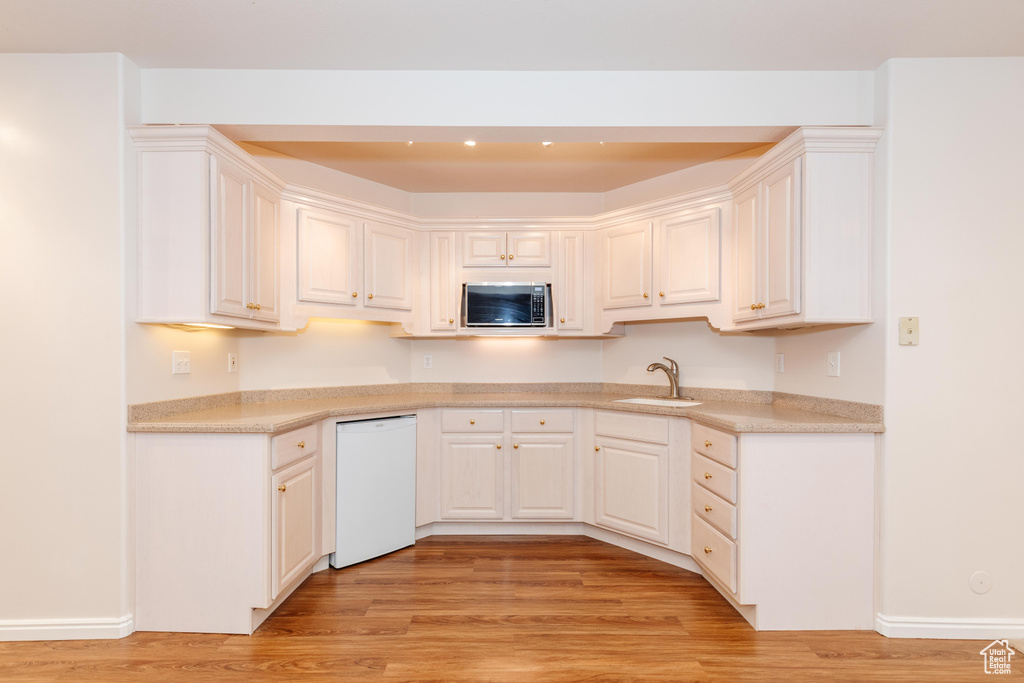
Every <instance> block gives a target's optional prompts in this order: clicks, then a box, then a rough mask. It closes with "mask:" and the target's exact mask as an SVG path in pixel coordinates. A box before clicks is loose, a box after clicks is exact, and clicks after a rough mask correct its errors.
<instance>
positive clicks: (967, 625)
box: [875, 614, 1024, 640]
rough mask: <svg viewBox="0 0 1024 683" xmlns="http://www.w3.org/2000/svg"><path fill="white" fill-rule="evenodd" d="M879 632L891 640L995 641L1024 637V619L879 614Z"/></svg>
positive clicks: (877, 615)
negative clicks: (891, 615)
mask: <svg viewBox="0 0 1024 683" xmlns="http://www.w3.org/2000/svg"><path fill="white" fill-rule="evenodd" d="M875 630H876V631H878V632H879V633H881V634H882V635H883V636H886V637H887V638H936V639H942V640H993V639H996V638H999V639H1002V638H1024V620H1022V619H951V618H934V617H889V616H885V615H884V614H875Z"/></svg>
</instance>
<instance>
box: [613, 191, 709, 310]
mask: <svg viewBox="0 0 1024 683" xmlns="http://www.w3.org/2000/svg"><path fill="white" fill-rule="evenodd" d="M600 235H601V237H600V239H601V241H602V245H603V248H602V253H603V255H604V258H603V261H602V263H603V266H604V269H605V278H604V284H603V291H602V305H603V307H604V309H605V310H609V309H618V308H635V307H653V308H655V309H661V307H662V306H669V308H666V309H664V310H658V311H657V313H656V314H655V315H657V316H660V317H679V315H680V313H679V309H676V308H672V305H673V304H687V303H696V302H708V301H717V300H718V299H719V296H720V294H719V270H720V261H721V254H720V240H721V210H720V208H719V207H717V206H712V207H696V208H691V209H684V210H680V211H677V212H673V213H671V214H667V215H662V216H658V217H656V218H655V219H654V220H652V221H638V222H634V223H628V224H625V225H620V226H615V227H612V228H606V229H604V230H602V231H601V233H600Z"/></svg>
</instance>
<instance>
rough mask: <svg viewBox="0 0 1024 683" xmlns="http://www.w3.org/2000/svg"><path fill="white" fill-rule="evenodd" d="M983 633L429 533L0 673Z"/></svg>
mask: <svg viewBox="0 0 1024 683" xmlns="http://www.w3.org/2000/svg"><path fill="white" fill-rule="evenodd" d="M986 644H987V643H984V642H981V641H949V640H903V639H898V640H897V639H887V638H884V637H882V636H880V635H878V634H877V633H874V632H873V631H866V632H865V631H859V632H842V631H833V632H775V633H766V632H762V633H757V632H755V631H754V630H753V629H752V628H751V627H750V626H749V625H748V624H747V623H746V622H745V621H744V620H743V619H742V618H741V617H740V616H739V615H737V614H736V613H735V612H734V611H733V610H732V608H731V607H730V606H729V605H728V603H726V601H725V600H724V599H723V598H722V597H721V596H720V595H718V593H716V592H715V590H714V589H713V588H711V586H709V585H708V584H707V583H706V582H705V581H704V579H702V578H701V577H700V576H697V575H695V574H692V573H690V572H687V571H685V570H682V569H677V568H675V567H672V566H670V565H666V564H663V563H661V562H657V561H655V560H651V559H648V558H645V557H643V556H641V555H636V554H634V553H631V552H629V551H627V550H622V549H620V548H616V547H614V546H610V545H607V544H604V543H601V542H599V541H595V540H592V539H588V538H581V537H575V536H573V537H558V536H544V537H536V536H512V537H508V536H506V537H494V536H489V537H480V536H459V537H453V536H447V537H446V536H434V537H431V538H428V539H425V540H423V541H420V542H419V543H417V544H416V546H415V547H413V548H408V549H406V550H402V551H400V552H398V553H394V554H392V555H389V556H387V557H383V558H379V559H377V560H373V561H371V562H366V563H364V564H361V565H358V566H355V567H350V568H348V569H345V570H341V571H337V570H334V569H328V570H327V571H323V572H320V573H318V574H314V575H313V576H311V577H310V578H309V579H308V580H307V581H306V582H305V583H304V584H303V585H302V586H301V587H300V588H299V589H298V590H297V591H296V592H295V593H294V594H293V595H292V597H291V598H290V599H289V600H288V601H287V602H286V603H285V604H283V605H282V606H281V607H280V609H278V610H277V612H275V613H274V615H273V616H271V617H270V618H269V619H268V620H267V621H266V622H265V623H264V624H263V626H262V627H261V628H260V629H259V630H258V631H257V632H256V633H255V634H254V635H252V636H225V635H197V634H165V633H135V634H133V635H132V636H130V637H128V638H124V639H122V640H94V641H52V642H26V643H0V680H2V681H11V680H17V681H22V680H39V681H121V680H145V681H164V680H169V681H221V680H289V681H292V680H314V679H315V680H331V681H363V680H365V681H371V680H381V679H384V680H394V681H401V680H415V681H445V682H448V681H516V682H520V681H623V680H636V681H716V682H717V681H772V680H778V681H793V682H796V681H814V680H841V681H886V682H887V683H893V682H902V681H917V680H920V681H933V682H938V681H957V682H960V681H971V680H979V681H980V680H983V679H985V678H986V677H985V674H984V672H983V668H982V658H981V656H980V655H979V654H978V652H979V650H981V648H982V647H984V646H985V645H986ZM1014 669H1015V671H1014V674H1013V676H1011V677H1010V678H1012V679H1013V680H1016V679H1018V678H1020V677H1024V661H1021V662H1020V663H1017V662H1014ZM1004 678H1005V677H1004Z"/></svg>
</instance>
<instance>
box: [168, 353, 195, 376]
mask: <svg viewBox="0 0 1024 683" xmlns="http://www.w3.org/2000/svg"><path fill="white" fill-rule="evenodd" d="M190 372H192V354H191V353H190V352H188V351H172V352H171V374H172V375H187V374H189V373H190Z"/></svg>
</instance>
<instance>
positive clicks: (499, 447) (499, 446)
mask: <svg viewBox="0 0 1024 683" xmlns="http://www.w3.org/2000/svg"><path fill="white" fill-rule="evenodd" d="M497 448H498V450H499V451H500V450H501V444H500V443H499V444H498V445H497Z"/></svg>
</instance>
